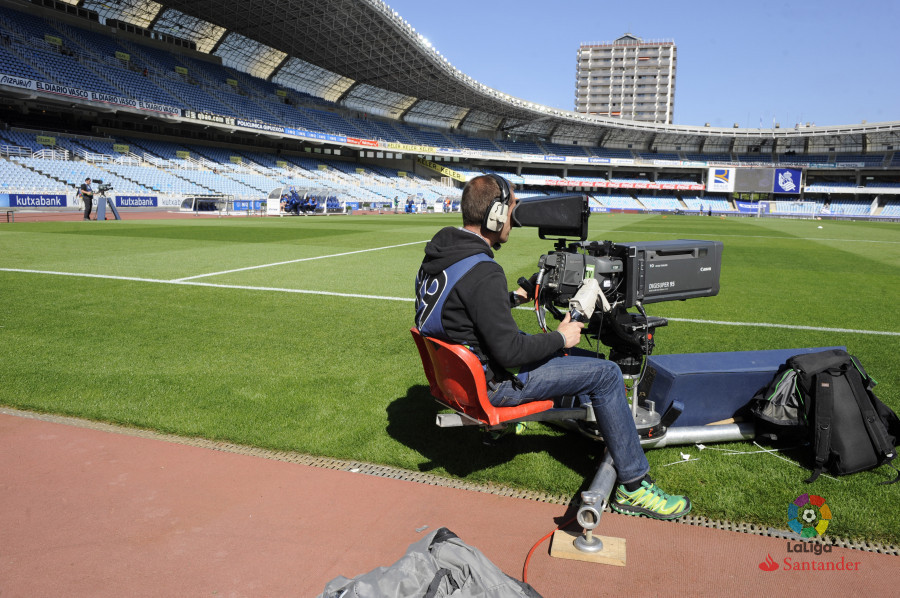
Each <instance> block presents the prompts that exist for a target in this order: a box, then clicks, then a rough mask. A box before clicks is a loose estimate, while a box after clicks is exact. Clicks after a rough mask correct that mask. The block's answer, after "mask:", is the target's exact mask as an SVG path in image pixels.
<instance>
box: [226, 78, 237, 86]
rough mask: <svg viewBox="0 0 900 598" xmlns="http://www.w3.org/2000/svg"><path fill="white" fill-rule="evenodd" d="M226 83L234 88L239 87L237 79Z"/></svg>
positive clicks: (227, 80) (228, 80)
mask: <svg viewBox="0 0 900 598" xmlns="http://www.w3.org/2000/svg"><path fill="white" fill-rule="evenodd" d="M225 83H227V84H229V85H231V86H232V87H237V86H238V82H237V79H225Z"/></svg>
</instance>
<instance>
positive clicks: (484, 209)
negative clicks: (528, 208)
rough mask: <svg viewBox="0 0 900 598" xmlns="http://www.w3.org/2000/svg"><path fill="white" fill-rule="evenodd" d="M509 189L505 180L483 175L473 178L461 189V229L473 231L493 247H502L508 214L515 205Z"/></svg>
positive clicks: (514, 196)
mask: <svg viewBox="0 0 900 598" xmlns="http://www.w3.org/2000/svg"><path fill="white" fill-rule="evenodd" d="M516 201H517V200H516V195H515V193H513V185H512V184H511V183H509V182H508V181H507V180H506V179H504V178H502V177H500V176H497V175H491V174H486V175H482V176H479V177H475V178H474V179H472V180H471V181H469V182H468V183H466V186H465V188H463V193H462V200H461V201H460V210H461V211H462V215H463V226H465V227H466V228H473V229H475V228H476V227H477V230H479V232H480V233H481V234H482V235H483V236H485V237H488V238H490V237H496V238H491V241H492V242H494V243H495V244H497V243H505V242H506V240H507V239H508V238H509V230H510V228H511V227H512V219H511V218H510V214H511V213H512V209H513V208H514V207H515V205H516Z"/></svg>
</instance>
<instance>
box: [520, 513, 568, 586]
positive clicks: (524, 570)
mask: <svg viewBox="0 0 900 598" xmlns="http://www.w3.org/2000/svg"><path fill="white" fill-rule="evenodd" d="M573 521H575V517H572V518H571V519H569V520H568V521H565V522H563V523H560V524H559V525H557V526H556V528H555V529H554V530H553V531H552V532H550V533H549V534H547V535H546V536H544V537H543V538H541V539H540V540H538V541H537V542H536V543H535V545H534V546H532V547H531V550H529V551H528V556H527V557H525V566H524V567H522V581H523V582H524V583H528V561H530V560H531V555H532V554H534V551H535V550H537V547H538V546H540V545H541V544H542V543H543V542H544V541H545V540H546V539H547V538H549V537H550V536H552V535H553V534H555V533H556V532H557V530H561V529H562V528H564V527H566V526H567V525H569V524H570V523H572V522H573Z"/></svg>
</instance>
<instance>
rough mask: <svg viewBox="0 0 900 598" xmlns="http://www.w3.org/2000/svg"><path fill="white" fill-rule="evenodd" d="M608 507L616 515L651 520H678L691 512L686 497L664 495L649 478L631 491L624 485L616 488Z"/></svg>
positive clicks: (689, 502)
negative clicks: (640, 516)
mask: <svg viewBox="0 0 900 598" xmlns="http://www.w3.org/2000/svg"><path fill="white" fill-rule="evenodd" d="M609 506H610V507H612V509H613V511H616V512H617V513H623V514H625V515H644V516H645V517H652V518H653V519H678V518H679V517H682V516H683V515H687V514H688V513H690V511H691V501H690V500H689V499H688V498H687V497H686V496H674V495H670V494H666V493H665V492H663V491H662V489H661V488H660V487H659V486H657V485H656V484H655V483H654V482H653V480H652V479H650V477H649V476H645V477H644V479H643V480H641V481H640V484H639V485H638V487H637V488H636V489H634V490H631V491H629V490H628V489H627V488H625V485H624V484H619V485H618V486H616V489H615V492H614V494H613V497H612V501H611V502H610V505H609Z"/></svg>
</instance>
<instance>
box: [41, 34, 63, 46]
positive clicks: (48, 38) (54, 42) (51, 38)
mask: <svg viewBox="0 0 900 598" xmlns="http://www.w3.org/2000/svg"><path fill="white" fill-rule="evenodd" d="M44 41H45V42H47V43H48V44H50V45H51V46H61V45H62V38H59V37H56V36H55V35H50V34H49V33H45V34H44Z"/></svg>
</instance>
